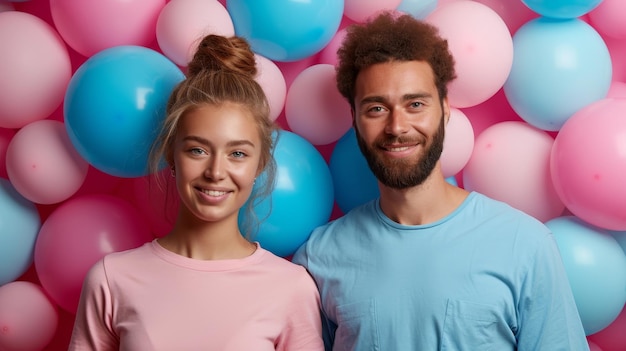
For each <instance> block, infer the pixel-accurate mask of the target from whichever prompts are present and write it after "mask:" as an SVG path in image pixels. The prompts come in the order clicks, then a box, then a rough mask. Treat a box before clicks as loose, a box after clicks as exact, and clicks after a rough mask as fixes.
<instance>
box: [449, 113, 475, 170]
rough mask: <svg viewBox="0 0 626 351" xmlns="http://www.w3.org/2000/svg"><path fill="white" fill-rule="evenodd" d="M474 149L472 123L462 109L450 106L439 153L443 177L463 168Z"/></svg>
mask: <svg viewBox="0 0 626 351" xmlns="http://www.w3.org/2000/svg"><path fill="white" fill-rule="evenodd" d="M473 150H474V130H473V129H472V123H471V122H470V121H469V119H467V116H465V114H464V113H463V111H461V110H459V109H456V108H454V107H452V108H450V118H449V120H448V123H446V132H445V138H444V140H443V152H442V153H441V171H442V172H443V176H444V177H453V176H455V175H456V174H458V173H459V172H461V170H463V168H465V165H466V164H467V162H468V161H469V159H470V157H471V156H472V151H473Z"/></svg>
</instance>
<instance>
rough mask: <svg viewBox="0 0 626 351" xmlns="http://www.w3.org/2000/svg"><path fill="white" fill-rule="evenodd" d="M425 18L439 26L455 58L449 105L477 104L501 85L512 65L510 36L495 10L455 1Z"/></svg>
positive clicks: (461, 106)
mask: <svg viewBox="0 0 626 351" xmlns="http://www.w3.org/2000/svg"><path fill="white" fill-rule="evenodd" d="M426 21H427V22H430V23H431V24H433V25H435V26H436V27H437V28H439V32H440V34H441V36H442V37H443V38H444V39H447V41H448V45H449V48H450V51H451V52H452V55H453V56H454V59H455V69H456V73H457V78H456V79H455V80H453V81H452V82H451V83H450V85H449V86H448V97H449V101H450V105H451V106H453V107H457V108H463V107H470V106H475V105H478V104H480V103H481V102H484V101H486V100H487V99H489V98H490V97H491V96H493V95H494V94H495V93H496V92H498V90H499V89H500V88H502V86H503V85H504V82H505V81H506V79H507V78H508V76H509V73H510V71H511V66H512V65H513V39H512V37H511V33H510V32H509V29H508V28H507V26H506V23H504V21H503V20H502V18H501V17H500V16H499V15H498V14H497V13H496V12H495V11H494V10H492V9H491V8H490V7H488V6H487V5H483V4H481V3H478V2H475V1H456V2H451V3H448V4H446V5H443V6H439V7H437V8H436V9H435V10H434V11H433V12H432V13H431V14H430V15H428V17H427V18H426Z"/></svg>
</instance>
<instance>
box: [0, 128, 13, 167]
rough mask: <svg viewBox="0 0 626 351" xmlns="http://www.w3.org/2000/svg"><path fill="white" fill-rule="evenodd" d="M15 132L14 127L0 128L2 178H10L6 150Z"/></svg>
mask: <svg viewBox="0 0 626 351" xmlns="http://www.w3.org/2000/svg"><path fill="white" fill-rule="evenodd" d="M15 133H16V131H15V130H14V129H7V128H0V177H2V178H9V174H8V173H7V168H6V159H7V157H6V155H7V154H6V152H7V148H8V147H9V143H10V142H11V140H12V139H13V137H14V136H15Z"/></svg>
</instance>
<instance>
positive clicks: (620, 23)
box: [589, 0, 626, 39]
mask: <svg viewBox="0 0 626 351" xmlns="http://www.w3.org/2000/svg"><path fill="white" fill-rule="evenodd" d="M624 13H626V2H624V1H622V0H602V1H601V2H600V4H599V5H598V7H596V8H595V9H593V10H592V11H591V12H589V22H590V23H591V24H592V25H593V27H594V28H595V29H596V30H597V31H598V32H600V33H602V34H605V35H608V36H609V37H612V38H616V39H626V21H624V17H623V16H624Z"/></svg>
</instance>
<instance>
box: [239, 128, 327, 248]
mask: <svg viewBox="0 0 626 351" xmlns="http://www.w3.org/2000/svg"><path fill="white" fill-rule="evenodd" d="M274 158H275V159H276V164H277V172H276V183H275V187H274V190H273V191H272V194H271V195H270V197H269V198H266V199H263V200H261V201H260V202H259V203H257V204H255V206H254V213H255V215H256V217H257V218H259V219H260V220H261V223H260V226H259V230H258V232H257V234H256V236H255V237H254V240H256V241H258V242H259V243H260V244H261V246H262V247H264V248H265V249H267V250H269V251H271V252H273V253H274V254H276V255H278V256H281V257H287V256H289V255H292V254H293V253H294V252H295V251H296V250H297V249H298V247H300V245H302V244H303V243H304V242H305V241H306V240H307V239H308V238H309V236H310V235H311V232H312V231H313V229H315V228H316V227H317V226H320V225H322V224H325V223H326V222H328V220H329V219H330V215H331V212H332V209H333V204H334V198H333V181H332V177H331V175H330V171H329V169H328V165H327V164H326V161H325V160H324V158H323V157H322V155H321V154H320V153H319V152H318V151H317V149H316V148H315V147H314V146H313V145H312V144H311V143H309V142H308V141H307V140H306V139H304V138H303V137H301V136H299V135H297V134H295V133H292V132H289V131H286V130H281V131H280V132H278V142H277V143H276V147H275V149H274ZM262 176H265V174H263V175H262ZM264 180H265V179H261V180H257V184H263V183H264ZM244 208H245V206H244ZM248 216H249V215H248V214H247V213H246V212H245V211H243V210H242V211H240V215H239V223H240V225H243V224H244V223H246V222H247V221H249V220H250V218H249V217H248Z"/></svg>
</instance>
